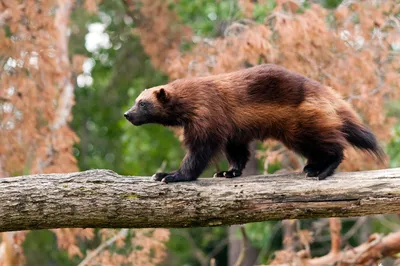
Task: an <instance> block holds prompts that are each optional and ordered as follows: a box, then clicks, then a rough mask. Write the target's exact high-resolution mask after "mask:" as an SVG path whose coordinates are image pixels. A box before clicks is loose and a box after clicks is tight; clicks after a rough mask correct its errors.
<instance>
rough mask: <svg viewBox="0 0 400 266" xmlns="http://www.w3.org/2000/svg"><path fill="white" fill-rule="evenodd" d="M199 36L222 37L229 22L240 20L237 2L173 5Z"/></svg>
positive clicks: (194, 0)
mask: <svg viewBox="0 0 400 266" xmlns="http://www.w3.org/2000/svg"><path fill="white" fill-rule="evenodd" d="M171 8H174V9H175V10H176V11H177V13H178V14H179V16H180V18H182V22H183V23H184V24H186V25H189V26H190V27H191V28H192V29H193V30H194V33H195V35H197V36H207V37H214V36H217V35H222V33H223V32H221V31H223V30H224V26H226V23H227V22H230V21H234V20H236V19H239V18H240V10H239V7H238V5H237V2H236V1H211V0H181V1H179V2H178V3H176V4H171Z"/></svg>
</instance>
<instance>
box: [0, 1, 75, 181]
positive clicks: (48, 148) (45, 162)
mask: <svg viewBox="0 0 400 266" xmlns="http://www.w3.org/2000/svg"><path fill="white" fill-rule="evenodd" d="M71 7H72V1H70V0H65V1H53V0H49V1H41V2H40V3H36V2H35V1H26V2H24V3H23V4H20V1H6V2H5V5H4V6H3V9H2V12H11V13H12V14H13V15H12V17H10V18H9V19H7V20H4V23H5V25H6V26H7V28H8V29H9V32H6V30H5V28H3V27H2V29H1V31H0V35H1V36H2V37H1V38H0V58H2V61H0V68H3V67H4V69H5V71H2V72H1V73H0V87H1V90H0V117H1V119H0V146H1V147H2V149H1V151H0V152H1V153H0V161H1V162H0V167H1V168H2V169H1V170H0V173H2V174H3V175H18V174H23V173H26V172H30V173H43V172H71V171H75V170H77V167H76V159H75V158H74V157H73V156H72V147H73V144H74V143H75V142H76V141H77V137H76V135H75V134H74V133H73V132H72V130H71V129H70V128H69V127H68V125H67V124H66V122H67V121H68V119H70V107H71V106H72V104H73V86H72V84H71V81H70V71H71V68H70V64H69V62H68V54H67V52H68V51H67V49H66V48H67V44H68V36H67V34H68V32H67V30H68V22H69V14H70V9H71ZM54 10H55V16H54V15H52V12H53V13H54Z"/></svg>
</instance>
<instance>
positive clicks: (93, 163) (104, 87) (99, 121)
mask: <svg viewBox="0 0 400 266" xmlns="http://www.w3.org/2000/svg"><path fill="white" fill-rule="evenodd" d="M101 8H102V13H100V15H99V16H98V17H97V20H96V19H94V18H91V19H89V21H90V22H96V21H98V22H101V23H104V24H105V25H106V28H105V30H104V33H105V34H107V35H108V36H109V39H110V44H111V45H110V47H109V48H102V49H98V50H95V51H93V52H92V53H91V52H88V51H86V52H85V54H86V55H87V56H90V57H91V60H92V62H93V63H94V66H93V68H92V70H91V72H90V76H91V77H92V78H93V83H92V84H91V85H86V86H84V87H81V88H79V87H78V88H77V89H76V104H75V106H74V108H73V115H74V120H73V122H72V126H73V128H74V129H75V131H76V132H77V133H78V135H79V137H80V139H81V141H80V143H79V144H77V145H76V150H75V155H76V157H77V158H78V162H79V166H80V169H82V170H85V169H90V168H108V169H112V170H114V171H116V172H119V173H121V174H129V175H150V174H152V173H153V172H154V171H155V170H156V169H157V168H158V167H159V166H160V165H161V164H162V162H163V160H166V162H167V166H168V167H171V168H176V167H177V166H178V165H179V161H180V159H181V157H182V156H183V155H182V149H181V148H180V145H179V142H178V141H177V139H176V138H175V137H174V136H173V134H172V132H171V131H170V130H169V129H166V128H163V127H161V126H143V127H139V128H135V127H134V126H133V125H131V124H130V123H129V122H128V121H126V120H125V119H124V117H123V113H124V112H125V111H126V110H127V109H128V108H129V107H130V106H131V105H132V104H133V102H134V99H135V97H136V96H137V95H138V94H139V93H140V92H141V91H142V90H143V89H144V88H147V87H152V86H156V85H160V84H163V83H166V82H167V78H166V77H165V76H164V75H162V74H161V73H159V72H157V71H155V70H154V69H153V67H152V65H151V63H150V60H149V59H148V57H147V55H146V54H145V53H144V51H143V49H142V47H141V44H140V40H139V39H138V38H136V37H134V36H132V34H131V25H128V24H126V23H125V21H124V20H122V19H121V17H123V14H122V13H121V12H124V10H123V9H122V10H121V9H120V8H121V7H120V6H119V4H117V3H115V4H113V3H107V5H105V6H102V7H101ZM80 12H81V11H79V10H78V11H77V13H78V14H75V15H74V17H75V18H76V27H77V28H79V30H78V31H77V34H75V35H73V36H72V37H71V40H73V41H74V42H77V43H81V44H82V43H84V38H85V34H86V33H87V29H86V27H87V24H86V23H87V19H88V17H87V16H84V15H81V14H80ZM120 13H121V14H120ZM82 18H83V20H82V21H81V19H82ZM81 32H84V33H85V34H81ZM71 49H72V50H73V51H72V52H71V53H72V54H75V53H79V52H82V51H81V46H79V45H71ZM74 49H76V50H74ZM160 151H163V152H165V153H163V152H160Z"/></svg>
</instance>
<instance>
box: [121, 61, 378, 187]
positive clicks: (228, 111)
mask: <svg viewBox="0 0 400 266" xmlns="http://www.w3.org/2000/svg"><path fill="white" fill-rule="evenodd" d="M124 116H125V118H126V119H127V120H128V121H130V122H131V123H132V124H133V125H136V126H139V125H142V124H148V123H156V124H161V125H164V126H172V127H175V126H179V127H183V129H184V144H185V146H186V147H187V149H188V151H187V154H186V156H185V157H184V159H183V161H182V164H181V166H180V168H179V169H178V170H176V171H173V172H169V173H161V172H160V173H156V174H154V176H153V177H154V179H155V180H157V181H162V182H165V183H169V182H179V181H192V180H196V179H197V178H198V177H199V176H200V174H201V173H202V172H203V171H204V170H205V168H206V167H207V165H208V163H209V162H210V160H211V159H212V158H213V157H214V156H215V155H216V154H218V153H219V152H221V151H222V152H223V153H224V154H225V155H226V157H227V159H228V162H229V164H230V168H229V170H227V171H222V172H218V173H216V174H215V175H214V176H216V177H227V178H233V177H239V176H241V174H242V171H243V169H244V168H245V166H246V163H247V161H248V159H249V155H250V153H249V143H250V142H251V141H253V140H261V141H262V140H266V139H274V140H277V141H280V142H281V143H283V144H284V145H285V146H286V147H287V148H288V149H290V150H293V151H294V152H296V153H298V154H300V155H302V156H304V157H305V158H306V159H307V163H306V166H305V167H304V169H303V171H304V172H305V173H306V175H307V176H310V177H318V179H319V180H322V179H325V178H326V177H328V176H330V175H332V174H333V173H334V171H335V169H336V168H337V167H338V166H339V164H340V163H341V162H342V160H343V159H344V155H343V151H344V149H345V148H346V147H347V146H350V145H351V146H354V147H355V148H358V149H361V150H364V151H367V152H369V153H370V154H371V155H374V156H375V157H376V158H377V159H379V160H380V161H384V160H385V159H384V158H385V155H384V152H383V150H382V149H381V147H380V146H379V144H378V142H377V140H376V138H375V136H374V134H373V133H372V132H371V130H370V129H369V128H368V127H367V126H365V125H364V124H363V123H362V122H361V119H360V118H359V117H358V115H357V114H356V113H355V111H354V110H353V109H352V108H351V106H350V105H349V104H348V103H347V102H346V101H345V100H343V99H342V98H341V97H340V95H339V94H338V93H336V92H335V91H334V90H333V89H331V88H330V87H328V86H324V85H322V84H321V83H319V82H317V81H315V80H312V79H309V78H307V77H305V76H302V75H300V74H298V73H295V72H293V71H290V70H288V69H285V68H283V67H281V66H278V65H274V64H263V65H258V66H254V67H251V68H247V69H243V70H239V71H236V72H231V73H226V74H220V75H213V76H207V77H196V78H186V79H178V80H175V81H173V82H171V83H168V84H166V85H162V86H157V87H154V88H150V89H146V90H144V91H143V92H142V93H141V94H140V95H139V96H138V97H137V99H136V100H135V104H134V105H133V107H132V108H130V109H129V110H128V111H127V112H126V113H125V114H124Z"/></svg>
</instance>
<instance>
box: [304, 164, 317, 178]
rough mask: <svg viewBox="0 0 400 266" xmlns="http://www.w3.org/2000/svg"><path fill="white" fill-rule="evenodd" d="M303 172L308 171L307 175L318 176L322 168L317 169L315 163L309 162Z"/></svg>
mask: <svg viewBox="0 0 400 266" xmlns="http://www.w3.org/2000/svg"><path fill="white" fill-rule="evenodd" d="M303 172H304V173H306V176H307V177H316V176H318V175H319V172H320V170H319V169H317V168H316V166H315V165H311V164H307V165H306V166H305V167H304V169H303Z"/></svg>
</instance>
